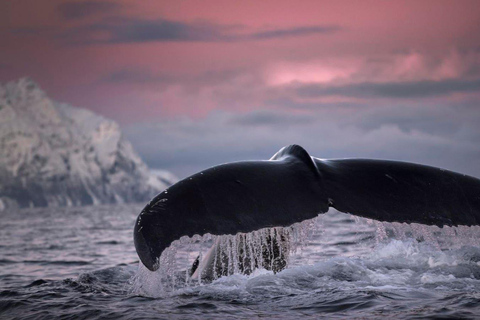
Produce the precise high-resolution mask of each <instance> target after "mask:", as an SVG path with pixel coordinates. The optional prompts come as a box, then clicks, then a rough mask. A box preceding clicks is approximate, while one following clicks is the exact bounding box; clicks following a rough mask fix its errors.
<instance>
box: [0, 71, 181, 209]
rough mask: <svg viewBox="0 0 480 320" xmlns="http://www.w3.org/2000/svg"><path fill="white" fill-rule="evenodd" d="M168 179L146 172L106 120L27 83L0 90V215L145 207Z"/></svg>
mask: <svg viewBox="0 0 480 320" xmlns="http://www.w3.org/2000/svg"><path fill="white" fill-rule="evenodd" d="M175 179H176V178H175V177H174V176H173V175H172V174H170V173H168V172H162V171H158V170H157V171H156V172H151V171H150V170H149V169H148V167H147V166H146V164H145V163H144V162H143V161H142V160H141V159H140V157H139V156H138V155H137V154H136V153H135V151H134V150H133V148H132V146H131V145H130V143H129V142H128V141H126V140H125V139H123V137H122V134H121V132H120V128H119V126H118V124H117V123H115V122H114V121H112V120H109V119H106V118H104V117H101V116H99V115H96V114H95V113H93V112H91V111H88V110H84V109H80V108H75V107H72V106H69V105H67V104H60V103H56V102H54V101H52V100H51V99H50V98H49V97H48V96H47V95H46V94H45V92H44V91H42V89H40V87H39V86H38V85H37V84H36V83H35V82H34V81H32V80H31V79H29V78H22V79H20V80H18V81H13V82H9V83H7V84H5V85H0V211H1V210H2V209H5V208H8V207H44V206H78V205H88V204H103V203H123V202H140V201H148V200H149V199H150V198H152V197H153V196H154V195H155V194H157V193H158V192H160V191H161V190H163V189H164V188H166V187H167V186H169V185H170V184H172V183H174V182H175Z"/></svg>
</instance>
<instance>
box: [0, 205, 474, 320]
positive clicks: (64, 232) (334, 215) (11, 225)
mask: <svg viewBox="0 0 480 320" xmlns="http://www.w3.org/2000/svg"><path fill="white" fill-rule="evenodd" d="M140 209H141V206H136V205H128V206H127V205H122V206H99V207H82V208H63V209H25V210H17V211H8V212H3V213H2V219H1V220H0V317H1V318H2V319H4V318H5V319H8V318H23V319H45V318H52V317H55V318H80V319H81V318H84V319H104V318H163V319H186V318H188V319H205V318H210V319H211V318H217V319H225V318H228V319H231V318H238V319H243V318H259V317H264V318H281V319H291V318H297V317H299V316H302V317H304V316H311V317H312V318H313V317H314V318H329V319H331V318H347V317H349V318H362V317H363V318H366V317H368V318H372V319H376V318H378V319H379V318H385V317H387V318H398V319H422V318H432V317H437V318H446V319H450V318H476V317H478V316H480V244H479V235H480V229H479V228H478V227H470V228H467V227H457V228H442V229H441V228H438V227H427V226H421V225H406V224H398V223H393V224H384V223H379V222H375V221H369V220H366V219H360V218H355V217H353V216H350V215H346V214H341V213H338V212H336V211H330V212H329V213H328V214H324V215H321V216H319V217H318V218H316V219H313V220H310V221H305V222H303V223H301V224H298V225H295V226H293V227H291V228H289V230H288V234H289V235H290V236H291V239H292V242H291V247H290V248H289V252H288V261H289V264H288V267H287V268H286V269H285V270H283V271H281V272H279V273H276V274H274V273H273V272H272V271H267V270H265V269H258V270H255V271H254V272H253V273H252V274H250V275H242V274H239V273H234V274H232V275H230V276H224V277H220V278H218V279H216V280H213V281H210V282H207V281H202V282H199V281H198V280H195V279H193V280H192V279H191V280H188V277H187V273H186V272H185V270H186V269H188V268H190V266H191V264H192V263H193V261H194V260H195V258H196V257H197V256H198V255H199V254H200V255H205V254H206V252H207V251H208V249H209V247H210V246H211V245H212V244H213V243H214V241H217V237H214V236H205V237H194V238H193V239H188V238H182V239H181V240H180V241H177V242H176V243H174V244H173V245H172V248H170V249H169V250H168V252H166V254H165V255H164V256H162V259H166V261H168V262H169V263H166V264H165V268H167V269H165V268H163V269H162V268H161V269H160V270H159V271H157V272H150V271H148V270H147V269H146V268H145V267H143V265H141V264H139V263H138V257H137V255H136V252H135V249H134V246H133V240H132V230H133V224H134V222H135V218H136V216H137V214H138V212H139V211H140ZM268 232H271V231H269V230H267V231H258V232H256V233H254V234H249V235H247V236H248V237H250V238H249V242H250V243H252V246H254V245H253V243H257V245H261V242H262V237H265V235H267V234H268ZM221 241H223V244H224V245H225V246H226V248H227V251H228V250H231V249H232V248H234V247H235V246H232V243H234V241H236V240H235V236H227V237H223V238H222V239H221ZM228 246H230V247H228ZM228 248H230V249H228ZM232 257H233V255H232ZM232 259H234V258H232ZM232 266H233V264H232ZM233 271H235V270H233ZM166 275H174V276H170V277H169V276H166Z"/></svg>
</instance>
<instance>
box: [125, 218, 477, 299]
mask: <svg viewBox="0 0 480 320" xmlns="http://www.w3.org/2000/svg"><path fill="white" fill-rule="evenodd" d="M332 211H333V210H332ZM327 215H329V216H332V215H337V216H339V218H338V220H339V221H341V222H342V223H341V225H338V226H337V225H336V222H334V224H333V225H332V224H331V222H330V223H329V227H328V228H325V227H324V221H323V220H324V219H325V217H324V216H325V215H320V216H319V217H317V218H315V219H311V220H307V221H303V222H302V223H298V224H295V225H293V226H290V227H286V228H281V227H277V228H267V229H261V230H257V231H254V232H251V233H247V234H243V233H239V234H236V235H224V236H215V235H210V234H207V235H204V236H198V235H196V236H194V237H192V238H188V237H182V238H181V239H179V240H177V241H174V242H173V243H172V245H171V246H170V247H169V248H167V249H166V250H165V252H164V253H163V254H162V257H161V260H160V268H159V270H157V271H156V272H150V271H148V270H147V269H146V268H145V267H144V266H143V265H142V264H140V266H139V270H138V272H137V274H136V275H135V276H134V277H133V279H132V281H131V282H132V292H133V293H135V294H140V295H146V296H153V297H158V296H164V295H170V294H172V293H173V292H175V291H176V290H177V292H178V289H181V288H184V289H185V288H193V287H196V286H198V285H208V283H210V282H212V281H213V283H216V279H220V278H221V277H222V276H225V275H233V274H246V278H245V279H250V278H252V277H255V276H256V275H258V274H263V273H262V272H260V273H258V272H257V271H255V270H256V269H257V270H258V268H259V266H265V265H266V264H267V265H268V268H266V269H270V270H272V269H273V267H274V265H273V263H274V261H275V259H272V255H273V258H275V256H277V255H278V256H281V257H282V258H283V259H284V260H285V263H286V265H285V268H289V270H291V269H292V268H297V267H299V266H302V265H304V266H305V265H312V264H313V265H314V264H318V263H319V262H321V261H328V260H329V259H331V258H332V257H337V256H338V257H341V256H343V252H346V255H345V257H347V256H348V255H349V252H352V251H351V250H342V247H343V248H345V247H351V246H355V247H358V248H357V249H356V250H354V252H356V255H355V256H369V254H370V253H372V254H374V255H373V256H370V258H369V259H373V260H375V261H376V260H381V259H388V258H387V256H384V255H385V254H386V252H385V250H387V251H390V250H393V251H392V252H397V254H400V256H402V257H407V258H408V259H414V260H416V258H415V257H416V256H417V254H418V252H417V253H415V252H416V250H417V249H418V247H417V244H421V245H422V250H421V251H422V254H423V255H426V254H427V252H429V251H431V252H437V253H435V254H433V253H432V254H431V255H430V256H429V257H428V258H427V260H425V261H424V260H423V259H421V261H422V262H421V264H424V265H426V266H427V267H429V268H431V267H434V266H438V265H442V264H444V262H442V261H443V260H444V258H443V256H442V255H441V254H440V253H441V252H442V250H450V249H452V248H462V247H464V246H465V245H470V246H471V245H475V246H479V240H478V234H480V227H443V228H439V227H437V226H424V225H419V224H406V223H396V222H394V223H383V222H378V221H374V220H369V219H364V218H358V217H354V216H350V215H347V214H342V213H339V212H336V211H333V212H329V213H328V214H327ZM329 219H330V220H331V218H329ZM323 233H325V234H326V238H331V236H330V235H336V237H337V238H339V237H340V238H343V240H344V241H343V242H342V243H340V242H338V245H336V244H335V243H331V242H330V243H323V242H322V237H320V236H319V235H321V234H323ZM312 234H315V237H314V240H313V241H314V242H313V245H310V244H311V242H312V241H311V240H312V239H311V237H312ZM276 237H285V238H286V240H287V241H285V244H284V245H283V246H279V248H280V252H276V253H274V251H275V250H274V247H275V246H274V245H273V242H272V241H269V239H272V238H276ZM369 239H371V241H370V240H369ZM325 241H328V240H325ZM392 241H393V242H392ZM395 241H399V242H395ZM214 246H216V247H217V249H218V250H217V252H216V254H214V255H213V259H214V260H213V265H214V266H217V268H213V270H212V273H211V277H210V279H208V280H207V279H204V278H202V277H201V276H200V277H196V278H192V274H191V273H190V271H191V268H192V264H193V262H194V261H195V259H198V260H199V261H202V260H204V259H206V258H207V255H208V254H209V250H211V248H212V247H214ZM385 246H387V247H385ZM360 247H361V248H360ZM323 248H326V249H325V250H323ZM382 248H385V249H382ZM392 248H398V249H392ZM428 248H431V249H428ZM399 250H400V251H399ZM403 250H407V251H405V253H401V252H403ZM409 250H410V251H409ZM411 250H413V251H411ZM408 252H410V254H409V253H408ZM439 252H440V253H439ZM467 252H469V251H468V250H467ZM412 254H414V255H412ZM382 255H383V256H382ZM405 255H406V256H405ZM375 257H376V258H375ZM402 259H403V258H402ZM402 259H400V258H398V259H397V258H395V261H396V262H395V264H397V263H399V262H401V261H402ZM292 262H293V263H292ZM377 263H378V264H380V265H382V263H380V262H375V264H377ZM416 263H420V260H418V261H417V262H416ZM453 263H454V262H452V261H450V262H448V264H453ZM206 267H207V266H206V265H202V264H199V266H198V268H199V270H198V271H197V274H202V273H203V272H204V271H205V270H204V268H206ZM202 268H203V269H202ZM262 269H265V268H262V267H260V271H261V270H262ZM253 271H255V272H253ZM252 272H253V273H252ZM265 272H267V271H265ZM409 272H410V271H409ZM248 274H251V275H250V276H248ZM269 274H273V273H272V272H269ZM282 274H283V272H282ZM405 276H407V275H405ZM242 279H243V278H242ZM377 280H378V279H377ZM377 280H376V281H377ZM242 281H243V280H242ZM245 281H247V280H245ZM425 281H426V280H425ZM182 290H183V289H182Z"/></svg>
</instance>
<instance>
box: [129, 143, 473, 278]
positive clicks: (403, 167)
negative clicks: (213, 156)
mask: <svg viewBox="0 0 480 320" xmlns="http://www.w3.org/2000/svg"><path fill="white" fill-rule="evenodd" d="M329 207H334V208H335V209H337V210H339V211H342V212H346V213H351V214H354V215H358V216H361V217H366V218H371V219H375V220H379V221H388V222H394V221H397V222H408V223H423V224H430V225H438V226H443V225H468V226H469V225H479V224H480V180H479V179H476V178H473V177H470V176H466V175H462V174H459V173H455V172H452V171H447V170H443V169H439V168H434V167H429V166H424V165H418V164H412V163H406V162H398V161H385V160H367V159H342V160H322V159H317V158H312V157H310V155H309V154H308V153H307V152H306V151H305V150H304V149H303V148H302V147H300V146H298V145H291V146H288V147H284V148H282V149H281V150H280V151H279V152H277V153H276V154H275V155H274V156H273V157H272V158H271V159H270V160H265V161H241V162H233V163H227V164H222V165H219V166H216V167H212V168H210V169H207V170H205V171H202V172H199V173H197V174H194V175H192V176H191V177H189V178H186V179H184V180H181V181H179V182H178V183H176V184H175V185H173V186H171V187H170V188H168V189H167V190H165V191H164V192H162V193H160V194H159V195H157V196H156V197H155V198H153V199H152V200H151V201H150V203H148V204H147V206H146V207H145V208H144V209H143V210H142V212H141V213H140V215H139V216H138V218H137V221H136V223H135V227H134V242H135V248H136V250H137V253H138V255H139V257H140V260H141V261H142V263H143V264H144V265H145V266H146V267H147V268H148V269H150V270H152V271H154V270H156V269H158V267H159V265H158V261H159V257H160V255H161V254H162V252H163V251H164V250H165V248H167V247H168V246H170V244H171V243H172V242H173V241H175V240H177V239H179V238H180V237H182V236H189V237H191V236H193V235H195V234H198V235H204V234H206V233H210V234H214V235H225V234H237V233H239V232H243V233H246V232H252V231H255V230H258V229H262V228H267V227H279V226H283V227H286V226H290V225H292V224H294V223H297V222H301V221H303V220H307V219H311V218H314V217H316V216H317V215H318V214H320V213H325V212H327V211H328V208H329Z"/></svg>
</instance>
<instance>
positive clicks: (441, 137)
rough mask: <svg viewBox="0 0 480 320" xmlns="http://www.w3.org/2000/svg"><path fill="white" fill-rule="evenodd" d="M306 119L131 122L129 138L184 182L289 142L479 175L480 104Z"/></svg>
mask: <svg viewBox="0 0 480 320" xmlns="http://www.w3.org/2000/svg"><path fill="white" fill-rule="evenodd" d="M458 108H460V109H458ZM383 109H385V110H384V111H382V110H383ZM391 110H396V112H393V113H392V112H390V111H391ZM302 117H303V116H302ZM302 117H300V118H295V117H291V121H289V114H288V113H285V112H281V111H272V110H270V111H266V110H264V111H255V112H252V113H250V114H243V115H242V114H235V113H224V112H222V113H212V114H210V115H209V116H208V117H206V118H204V119H200V120H195V121H194V120H189V119H185V118H183V119H168V120H167V119H165V120H163V121H159V122H156V123H150V124H148V123H144V124H136V125H131V126H129V127H127V128H125V129H126V130H125V133H126V135H127V137H128V138H129V139H130V140H131V141H132V143H133V144H134V146H135V148H136V150H138V151H139V153H140V154H141V156H142V157H143V158H144V159H145V160H146V161H147V163H148V164H149V165H150V166H152V167H159V168H166V169H169V170H172V171H173V172H174V173H176V174H178V175H179V176H181V177H185V176H187V175H189V174H192V173H194V172H196V171H199V170H202V169H205V168H207V167H210V166H213V165H217V164H220V163H224V162H228V161H238V160H248V159H251V160H255V159H268V158H269V157H271V156H272V155H273V154H274V153H275V152H276V151H277V150H278V149H280V148H281V147H282V146H284V145H288V144H292V143H297V144H300V145H302V146H304V147H305V148H306V149H307V151H309V152H310V154H311V155H312V156H316V157H321V158H344V157H347V158H348V157H360V158H382V159H396V160H404V161H412V162H417V163H424V164H428V165H433V166H438V167H443V168H446V169H451V170H454V171H459V172H463V173H467V174H471V175H474V176H477V177H480V169H479V167H478V163H477V162H478V158H479V157H480V148H479V147H478V141H479V139H480V128H479V127H478V125H477V124H478V122H479V121H480V115H479V113H478V107H477V108H472V107H471V106H458V105H457V106H450V105H441V106H427V107H418V106H408V107H403V108H399V106H395V107H393V106H392V107H391V108H385V107H372V108H368V109H364V108H357V109H355V110H353V109H352V110H351V112H348V113H345V112H341V111H339V112H336V110H328V109H322V110H317V111H314V112H313V111H312V112H311V113H310V114H308V115H307V117H308V118H309V119H308V121H304V118H302Z"/></svg>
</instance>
